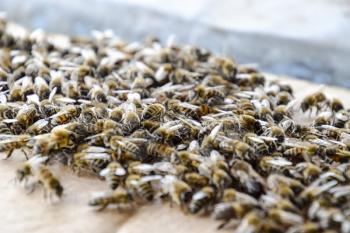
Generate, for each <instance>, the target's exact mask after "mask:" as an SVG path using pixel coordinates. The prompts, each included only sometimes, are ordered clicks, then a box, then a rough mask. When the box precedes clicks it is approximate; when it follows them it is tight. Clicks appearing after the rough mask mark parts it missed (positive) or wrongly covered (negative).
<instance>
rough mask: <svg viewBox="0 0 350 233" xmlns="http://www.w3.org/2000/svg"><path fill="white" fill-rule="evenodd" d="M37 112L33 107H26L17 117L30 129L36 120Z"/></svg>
mask: <svg viewBox="0 0 350 233" xmlns="http://www.w3.org/2000/svg"><path fill="white" fill-rule="evenodd" d="M36 115H37V111H36V108H35V107H34V106H32V105H25V106H23V108H21V109H20V110H19V111H18V113H17V116H16V120H17V121H18V122H19V123H20V124H21V125H23V126H25V127H28V126H30V125H31V124H32V123H33V122H34V121H35V120H36Z"/></svg>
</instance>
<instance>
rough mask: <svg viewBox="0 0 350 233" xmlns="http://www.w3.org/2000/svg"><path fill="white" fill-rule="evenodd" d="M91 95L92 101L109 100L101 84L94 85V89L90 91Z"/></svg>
mask: <svg viewBox="0 0 350 233" xmlns="http://www.w3.org/2000/svg"><path fill="white" fill-rule="evenodd" d="M89 96H90V99H91V100H92V101H96V102H102V103H105V102H106V101H107V97H106V95H105V93H104V91H103V89H102V87H101V86H99V85H94V86H93V87H92V89H90V91H89Z"/></svg>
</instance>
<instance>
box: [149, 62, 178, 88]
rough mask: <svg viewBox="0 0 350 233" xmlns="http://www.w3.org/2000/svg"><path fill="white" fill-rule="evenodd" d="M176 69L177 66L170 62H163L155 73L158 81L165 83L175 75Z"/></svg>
mask: <svg viewBox="0 0 350 233" xmlns="http://www.w3.org/2000/svg"><path fill="white" fill-rule="evenodd" d="M175 70H176V68H175V67H174V66H173V65H172V64H170V63H166V64H162V65H160V66H159V68H158V69H157V71H156V73H155V74H154V78H155V80H156V81H157V82H158V83H161V84H162V83H163V84H164V83H166V82H167V81H168V80H169V79H170V77H171V76H174V75H175Z"/></svg>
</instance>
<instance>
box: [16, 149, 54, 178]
mask: <svg viewBox="0 0 350 233" xmlns="http://www.w3.org/2000/svg"><path fill="white" fill-rule="evenodd" d="M47 159H48V157H46V156H43V157H42V156H38V155H36V156H33V157H32V158H30V159H29V160H28V161H26V162H24V163H23V164H22V165H21V167H19V168H18V169H17V170H16V180H17V181H19V182H26V181H27V180H28V178H29V177H30V176H33V175H34V172H36V171H37V170H38V168H39V166H41V165H42V164H43V163H44V162H45V161H46V160H47Z"/></svg>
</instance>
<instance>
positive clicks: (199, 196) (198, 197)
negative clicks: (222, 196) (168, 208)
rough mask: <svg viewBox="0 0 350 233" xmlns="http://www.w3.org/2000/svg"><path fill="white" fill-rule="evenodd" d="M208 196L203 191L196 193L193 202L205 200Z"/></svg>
mask: <svg viewBox="0 0 350 233" xmlns="http://www.w3.org/2000/svg"><path fill="white" fill-rule="evenodd" d="M206 196H207V195H206V193H205V192H203V191H199V192H196V193H195V194H194V195H193V197H192V200H193V201H196V200H200V199H203V198H205V197H206Z"/></svg>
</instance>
